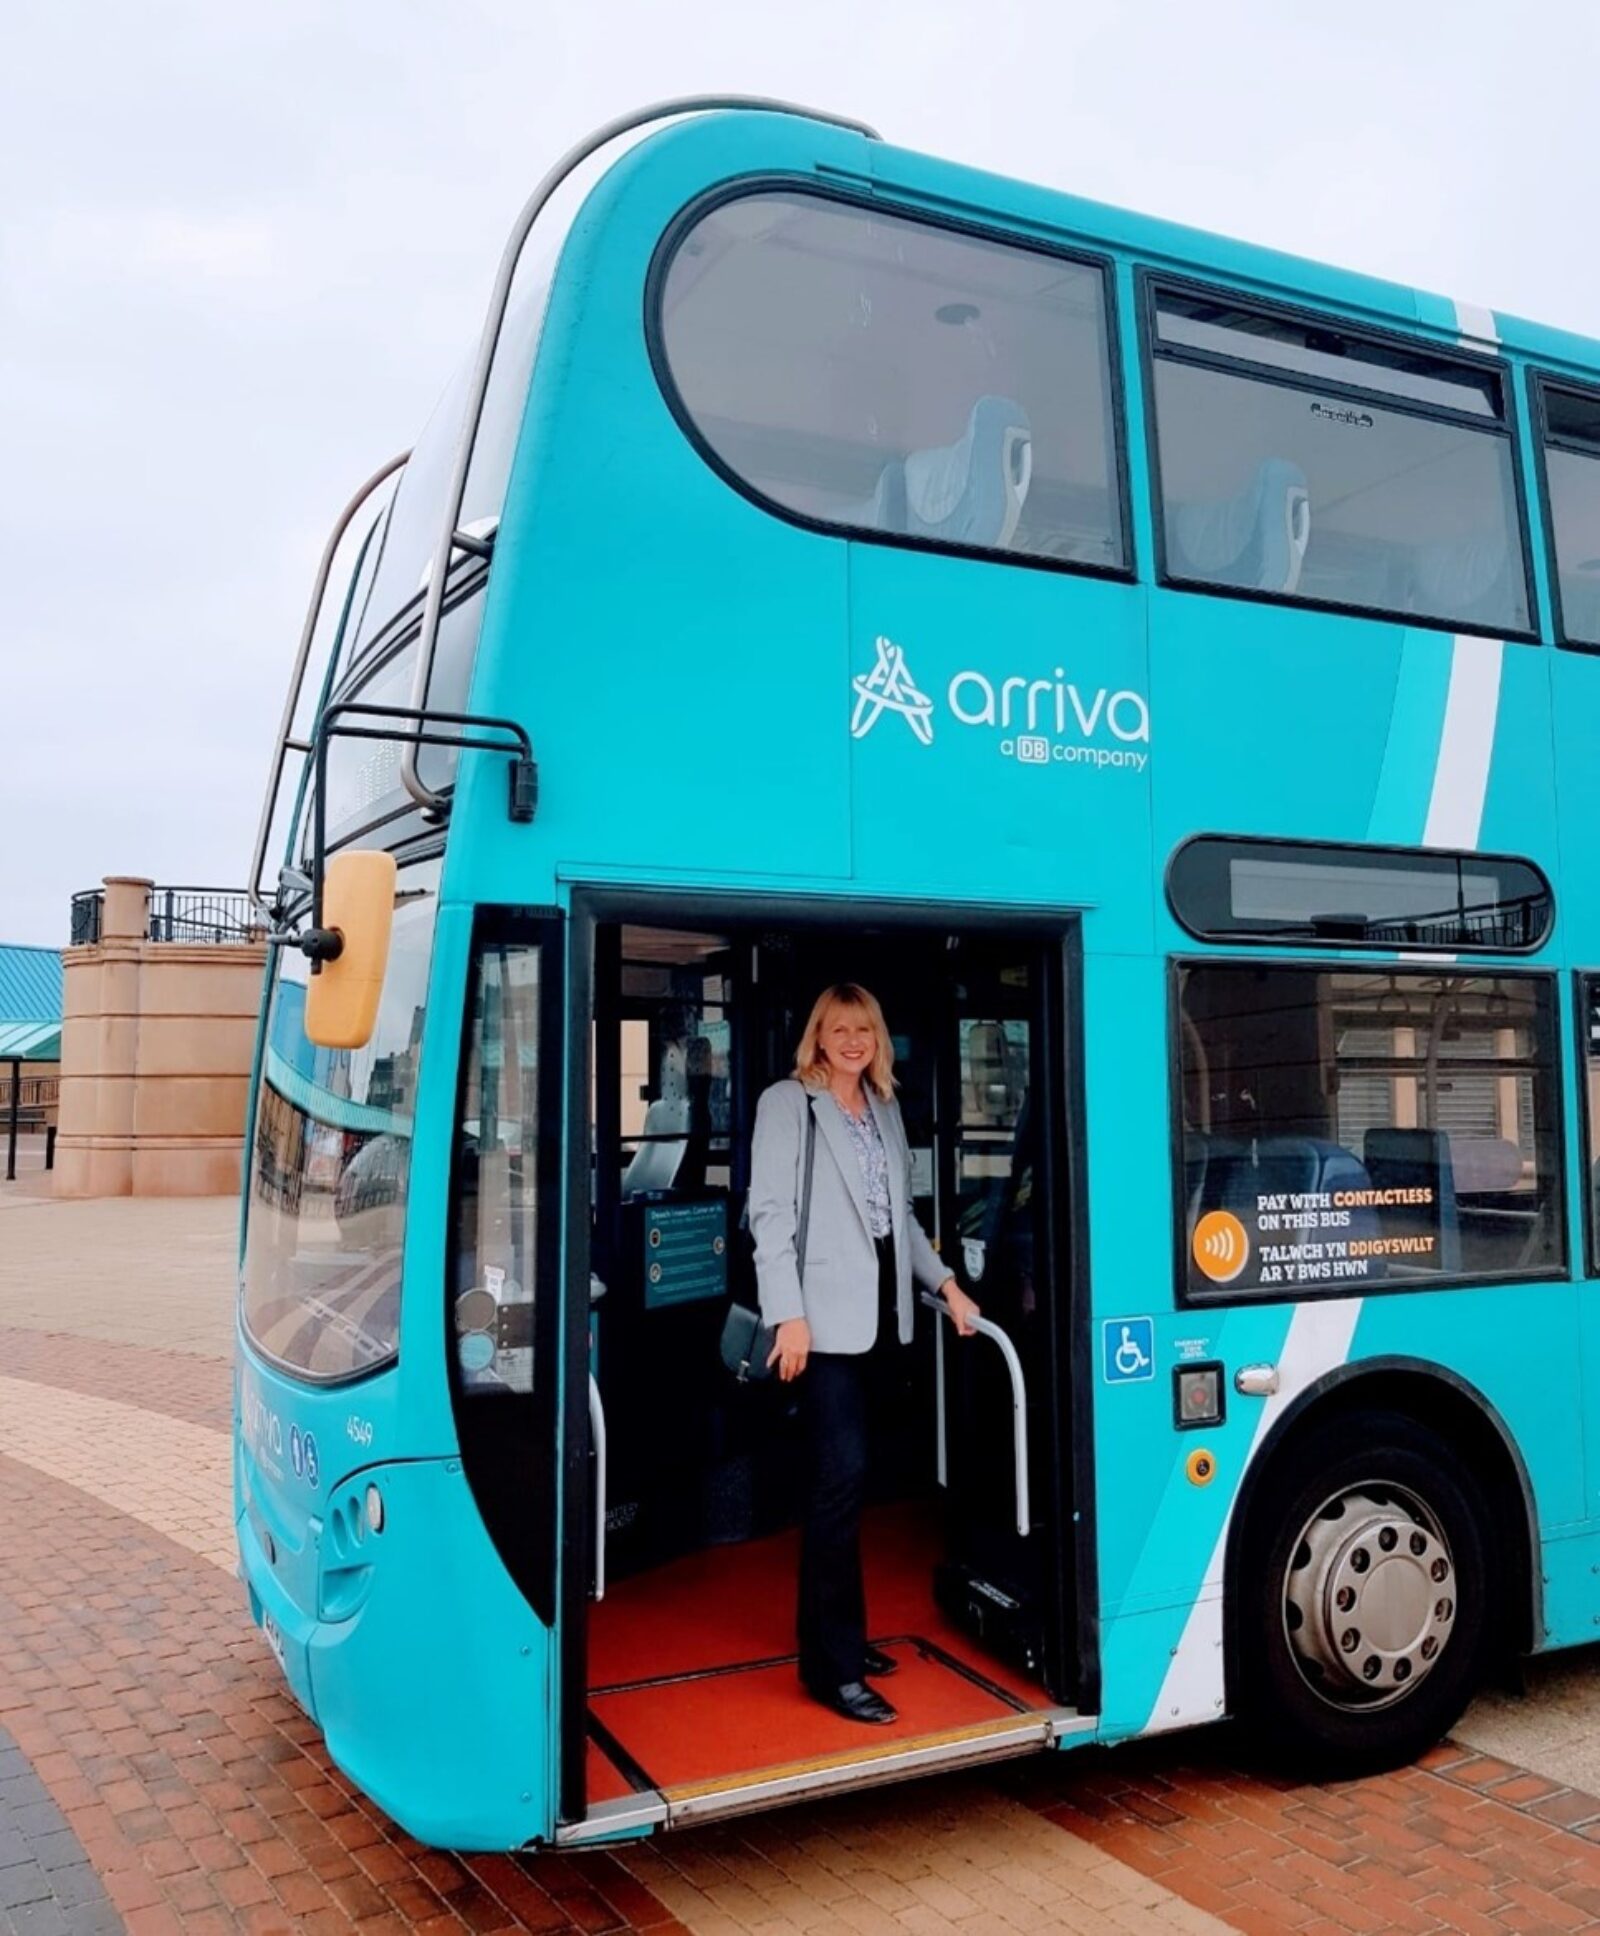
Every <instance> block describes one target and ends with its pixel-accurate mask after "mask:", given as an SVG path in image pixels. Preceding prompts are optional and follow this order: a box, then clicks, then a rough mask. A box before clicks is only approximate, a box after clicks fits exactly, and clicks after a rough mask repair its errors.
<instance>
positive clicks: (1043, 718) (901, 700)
mask: <svg viewBox="0 0 1600 1936" xmlns="http://www.w3.org/2000/svg"><path fill="white" fill-rule="evenodd" d="M876 649H877V654H878V657H877V663H876V664H875V665H874V666H873V668H872V670H871V671H870V672H869V673H866V674H865V675H858V676H857V677H856V678H854V679H852V680H851V682H850V684H851V690H852V691H853V692H854V693H855V696H856V704H855V711H854V713H853V714H852V715H851V719H850V732H851V736H852V737H853V738H855V739H865V738H866V736H867V734H868V733H870V732H871V731H872V729H873V727H874V726H876V725H877V723H878V721H879V719H880V718H881V717H882V716H883V714H884V713H885V712H895V713H899V714H900V716H901V717H902V718H903V719H904V720H905V722H906V724H907V725H908V726H909V727H910V728H911V730H912V732H913V733H914V734H915V735H916V737H917V738H918V739H919V740H920V741H921V742H922V744H923V745H924V746H931V745H932V744H933V710H934V708H933V701H932V700H931V699H929V698H928V696H927V694H926V693H924V692H921V691H919V690H918V687H917V684H916V682H915V680H914V679H913V678H912V676H911V671H910V668H909V667H908V666H907V664H906V655H905V652H904V650H903V649H902V648H901V647H900V646H898V645H896V644H895V643H894V641H893V640H892V639H887V638H883V637H881V636H880V637H879V638H878V640H877V641H876ZM945 704H946V706H947V707H948V708H949V710H950V716H951V718H952V719H953V720H954V721H955V722H956V724H957V725H960V726H987V727H989V728H990V729H991V730H992V731H995V732H999V733H1001V734H1003V735H1004V737H1003V738H1002V739H1001V740H1000V752H1001V753H1002V754H1004V756H1005V757H1006V758H1007V759H1014V760H1020V761H1021V762H1022V764H1023V765H1024V766H1050V765H1065V766H1092V767H1096V768H1101V767H1108V766H1109V767H1123V768H1127V769H1130V770H1132V771H1133V772H1135V773H1142V772H1143V771H1144V769H1145V767H1146V765H1147V764H1148V763H1149V759H1150V755H1149V753H1148V752H1145V751H1144V750H1142V749H1143V748H1145V747H1147V746H1148V745H1149V743H1150V708H1149V706H1148V705H1147V704H1146V702H1145V699H1144V696H1143V694H1142V693H1137V692H1133V691H1131V690H1129V689H1128V688H1126V687H1123V688H1121V689H1119V690H1118V691H1116V692H1112V691H1110V690H1109V689H1108V688H1107V687H1105V686H1097V687H1096V688H1095V689H1094V691H1093V692H1091V693H1086V692H1084V691H1082V690H1080V689H1079V687H1077V686H1076V685H1074V684H1073V683H1072V682H1071V681H1070V680H1069V679H1068V678H1067V675H1066V670H1065V668H1064V667H1062V666H1056V667H1054V668H1053V672H1052V676H1051V677H1050V678H1048V679H1025V678H1021V677H1012V678H1009V679H1002V680H1000V681H999V682H998V684H997V683H996V682H995V681H994V680H992V679H990V678H989V676H988V675H987V673H983V672H974V671H966V672H958V673H956V674H955V675H954V677H953V678H952V679H951V681H950V684H949V687H948V688H947V690H946V692H945ZM1106 738H1109V739H1111V740H1113V741H1115V742H1117V743H1116V744H1115V745H1106V744H1105V743H1104V741H1105V739H1106ZM1097 740H1098V741H1100V743H1099V744H1096V743H1095V742H1096V741H1097Z"/></svg>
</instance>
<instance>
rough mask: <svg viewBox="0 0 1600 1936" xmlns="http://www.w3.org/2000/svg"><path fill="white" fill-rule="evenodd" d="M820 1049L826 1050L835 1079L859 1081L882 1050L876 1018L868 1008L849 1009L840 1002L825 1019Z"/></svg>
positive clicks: (818, 1044) (829, 1011)
mask: <svg viewBox="0 0 1600 1936" xmlns="http://www.w3.org/2000/svg"><path fill="white" fill-rule="evenodd" d="M817 1046H818V1048H820V1049H821V1051H822V1055H823V1060H824V1061H825V1062H826V1063H827V1065H828V1072H829V1074H830V1075H831V1076H833V1077H834V1079H835V1080H837V1079H839V1078H840V1077H843V1078H845V1079H846V1080H848V1081H852V1082H859V1081H860V1080H861V1078H862V1077H863V1076H864V1075H865V1074H866V1072H867V1070H868V1069H869V1068H871V1066H872V1058H873V1055H874V1054H875V1053H876V1051H877V1047H878V1038H877V1035H876V1033H875V1032H874V1030H873V1026H872V1017H871V1016H870V1015H869V1014H868V1013H867V1011H866V1010H865V1009H864V1008H854V1007H846V1006H845V1004H844V1003H843V1002H836V1003H835V1004H834V1006H833V1007H832V1008H830V1009H829V1010H828V1012H827V1014H826V1015H825V1016H824V1017H823V1020H822V1027H821V1029H820V1030H819V1031H818V1035H817Z"/></svg>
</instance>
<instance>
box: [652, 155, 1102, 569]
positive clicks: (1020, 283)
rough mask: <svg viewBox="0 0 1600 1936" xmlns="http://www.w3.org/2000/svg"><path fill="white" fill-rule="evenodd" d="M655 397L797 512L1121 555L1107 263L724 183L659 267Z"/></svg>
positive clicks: (1064, 551)
mask: <svg viewBox="0 0 1600 1936" xmlns="http://www.w3.org/2000/svg"><path fill="white" fill-rule="evenodd" d="M657 314H658V318H659V341H658V345H657V347H658V350H659V351H660V353H661V355H662V356H663V357H664V360H665V365H666V369H665V372H664V374H665V376H666V378H667V379H668V380H667V385H666V387H667V389H668V392H669V395H672V394H673V393H674V392H675V396H674V398H673V400H674V402H675V404H676V406H677V407H678V409H679V411H680V414H681V415H683V416H684V418H685V419H686V421H687V424H688V426H689V427H690V428H691V430H692V431H693V432H694V433H695V434H696V435H697V436H698V438H699V439H700V440H701V441H702V443H703V445H704V446H706V447H708V448H709V451H710V453H711V455H712V456H713V457H714V459H715V460H716V462H717V463H718V465H719V467H721V468H722V469H723V470H725V471H726V472H727V473H729V474H730V475H731V477H732V478H733V479H734V480H735V481H737V482H738V483H739V484H741V485H743V486H744V487H745V488H746V489H747V490H748V491H750V492H751V493H752V494H753V495H754V496H756V497H757V498H759V499H760V500H761V501H762V502H764V503H766V504H769V505H772V506H774V507H776V508H777V509H779V510H781V511H784V512H787V513H788V514H789V515H791V516H793V517H796V518H798V519H801V520H803V521H805V522H814V523H817V524H822V525H826V526H829V527H831V528H835V529H841V530H846V531H850V532H855V533H860V534H862V535H866V536H873V537H880V538H886V539H889V540H891V541H899V542H902V543H904V542H910V543H921V544H929V545H935V546H938V547H939V548H940V549H948V550H957V551H980V552H1003V553H1005V554H1006V555H1007V556H1011V557H1022V558H1031V559H1036V560H1046V561H1049V562H1051V563H1056V564H1064V565H1078V566H1084V567H1088V568H1098V569H1101V570H1111V571H1115V570H1121V569H1123V568H1124V567H1125V566H1126V564H1127V559H1128V554H1127V545H1126V541H1125V538H1124V535H1123V519H1122V509H1121V502H1120V492H1119V489H1118V463H1117V442H1116V429H1115V417H1114V410H1113V404H1112V394H1111V366H1110V353H1109V349H1108V345H1107V301H1106V287H1105V277H1104V274H1103V272H1102V270H1101V269H1099V268H1098V267H1095V266H1093V265H1090V264H1087V263H1083V262H1077V261H1072V260H1069V259H1067V258H1065V257H1062V256H1059V255H1053V254H1046V253H1045V252H1043V251H1041V250H1037V249H1023V248H1017V247H1014V246H1012V245H1010V244H1008V243H1004V242H998V241H995V240H993V239H991V238H989V237H985V236H978V235H972V234H966V233H962V232H959V231H956V230H952V229H947V228H940V227H935V226H934V225H933V224H931V223H927V222H919V221H911V220H908V219H906V218H904V217H901V216H895V215H885V214H883V213H882V212H881V211H879V210H876V209H864V208H858V207H855V206H853V205H851V204H849V203H846V202H840V201H835V200H831V199H828V198H825V197H823V196H820V195H810V194H803V193H798V192H790V191H784V192H781V193H764V194H754V195H747V196H744V197H742V198H741V199H739V200H737V201H726V202H723V203H721V204H720V205H719V206H717V207H716V208H713V209H712V210H711V211H710V212H709V213H707V214H705V215H703V216H701V217H700V219H699V220H698V221H695V222H694V223H693V224H692V225H691V226H690V227H688V228H687V229H686V230H685V231H684V232H683V233H681V234H680V236H679V237H678V239H677V241H676V244H675V246H674V247H673V249H672V253H671V256H670V260H669V261H668V264H667V268H666V271H665V275H664V276H663V278H662V281H661V288H660V299H659V308H658V312H657Z"/></svg>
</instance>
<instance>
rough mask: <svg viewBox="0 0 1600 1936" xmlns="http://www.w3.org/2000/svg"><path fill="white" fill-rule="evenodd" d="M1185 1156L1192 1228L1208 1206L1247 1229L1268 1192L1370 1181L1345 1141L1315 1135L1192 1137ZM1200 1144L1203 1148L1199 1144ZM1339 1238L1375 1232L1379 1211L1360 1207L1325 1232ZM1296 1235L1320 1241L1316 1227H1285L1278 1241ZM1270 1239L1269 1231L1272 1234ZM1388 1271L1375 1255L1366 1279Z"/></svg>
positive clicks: (1355, 1186)
mask: <svg viewBox="0 0 1600 1936" xmlns="http://www.w3.org/2000/svg"><path fill="white" fill-rule="evenodd" d="M1190 1144H1191V1147H1190V1152H1189V1155H1188V1157H1187V1158H1186V1161H1185V1171H1184V1186H1185V1189H1186V1190H1187V1192H1188V1198H1189V1224H1190V1228H1191V1229H1192V1228H1193V1227H1194V1224H1195V1223H1196V1222H1197V1221H1198V1219H1199V1218H1200V1217H1201V1216H1203V1215H1204V1214H1205V1213H1206V1212H1207V1211H1208V1210H1231V1211H1233V1213H1234V1214H1235V1216H1237V1217H1239V1218H1240V1219H1241V1220H1242V1221H1243V1222H1244V1224H1245V1225H1246V1227H1247V1228H1251V1229H1254V1228H1255V1227H1256V1225H1255V1218H1256V1216H1257V1214H1258V1213H1259V1210H1260V1199H1261V1198H1262V1197H1264V1196H1299V1195H1304V1194H1306V1193H1307V1192H1311V1191H1326V1192H1327V1193H1329V1194H1330V1195H1331V1194H1332V1193H1333V1192H1334V1191H1335V1190H1364V1189H1367V1188H1368V1187H1369V1186H1370V1182H1371V1179H1370V1178H1369V1176H1368V1174H1367V1170H1366V1166H1365V1165H1364V1164H1363V1163H1362V1161H1361V1159H1360V1158H1359V1157H1357V1156H1353V1155H1352V1154H1351V1152H1350V1151H1349V1150H1347V1149H1346V1148H1345V1147H1344V1145H1343V1144H1342V1143H1330V1142H1324V1141H1322V1140H1320V1139H1319V1138H1316V1137H1312V1136H1258V1137H1251V1138H1243V1137H1240V1138H1226V1137H1207V1138H1191V1139H1190ZM1196 1144H1199V1145H1201V1147H1199V1148H1196V1147H1195V1145H1196ZM1327 1234H1328V1235H1329V1236H1331V1237H1333V1238H1334V1239H1336V1240H1339V1241H1348V1240H1350V1239H1352V1238H1367V1237H1375V1236H1377V1234H1378V1218H1377V1215H1376V1214H1375V1212H1373V1211H1372V1210H1370V1209H1367V1208H1365V1207H1364V1206H1359V1207H1357V1208H1355V1209H1353V1210H1351V1212H1350V1221H1349V1223H1348V1224H1343V1225H1341V1226H1340V1227H1339V1228H1338V1229H1337V1230H1333V1231H1330V1232H1328V1233H1327ZM1297 1237H1302V1238H1304V1239H1306V1240H1308V1241H1317V1240H1318V1237H1319V1233H1318V1232H1316V1231H1304V1232H1296V1231H1293V1230H1287V1231H1284V1232H1283V1233H1282V1235H1281V1238H1280V1239H1279V1241H1282V1242H1284V1243H1290V1244H1292V1243H1294V1242H1295V1241H1296V1238H1297ZM1268 1240H1269V1241H1270V1240H1271V1233H1268ZM1384 1274H1385V1266H1384V1262H1383V1259H1382V1258H1379V1257H1375V1258H1373V1259H1371V1261H1370V1266H1369V1268H1368V1270H1367V1273H1366V1277H1365V1278H1364V1279H1363V1281H1364V1282H1367V1283H1370V1282H1371V1281H1372V1280H1373V1279H1375V1278H1379V1277H1382V1276H1383V1275H1384Z"/></svg>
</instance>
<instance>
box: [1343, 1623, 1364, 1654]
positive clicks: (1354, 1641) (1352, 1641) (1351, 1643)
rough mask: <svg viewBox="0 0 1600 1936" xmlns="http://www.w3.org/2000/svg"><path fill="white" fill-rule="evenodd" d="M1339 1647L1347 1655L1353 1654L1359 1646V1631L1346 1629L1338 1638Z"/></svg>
mask: <svg viewBox="0 0 1600 1936" xmlns="http://www.w3.org/2000/svg"><path fill="white" fill-rule="evenodd" d="M1339 1645H1340V1646H1341V1647H1342V1648H1343V1649H1344V1650H1345V1652H1346V1653H1347V1654H1353V1653H1354V1652H1355V1650H1356V1649H1357V1648H1358V1647H1359V1646H1360V1645H1361V1634H1360V1631H1359V1629H1357V1628H1355V1627H1346V1628H1345V1630H1344V1632H1343V1633H1342V1634H1340V1636H1339Z"/></svg>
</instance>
